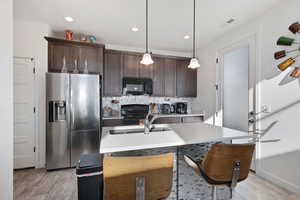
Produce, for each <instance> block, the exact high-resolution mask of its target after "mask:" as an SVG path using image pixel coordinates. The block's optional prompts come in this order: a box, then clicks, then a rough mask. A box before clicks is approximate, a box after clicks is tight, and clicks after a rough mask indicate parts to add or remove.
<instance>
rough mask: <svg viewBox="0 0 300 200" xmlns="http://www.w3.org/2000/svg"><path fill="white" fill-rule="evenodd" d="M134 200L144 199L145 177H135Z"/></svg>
mask: <svg viewBox="0 0 300 200" xmlns="http://www.w3.org/2000/svg"><path fill="white" fill-rule="evenodd" d="M135 188H136V195H135V196H136V200H145V178H144V177H137V178H136V179H135Z"/></svg>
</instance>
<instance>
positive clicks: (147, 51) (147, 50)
mask: <svg viewBox="0 0 300 200" xmlns="http://www.w3.org/2000/svg"><path fill="white" fill-rule="evenodd" d="M146 53H149V49H148V0H146Z"/></svg>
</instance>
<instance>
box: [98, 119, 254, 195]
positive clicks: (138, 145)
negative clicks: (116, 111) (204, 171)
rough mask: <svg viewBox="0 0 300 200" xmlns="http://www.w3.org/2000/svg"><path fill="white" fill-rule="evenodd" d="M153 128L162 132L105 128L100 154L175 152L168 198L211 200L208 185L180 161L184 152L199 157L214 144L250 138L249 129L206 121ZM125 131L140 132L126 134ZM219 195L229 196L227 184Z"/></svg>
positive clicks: (195, 157) (123, 154)
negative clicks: (218, 125)
mask: <svg viewBox="0 0 300 200" xmlns="http://www.w3.org/2000/svg"><path fill="white" fill-rule="evenodd" d="M155 128H157V129H158V130H159V129H161V130H162V131H155V132H151V133H150V134H144V133H143V132H142V130H143V126H122V127H104V128H103V129H102V138H101V144H100V153H102V154H105V155H110V156H146V155H154V154H162V153H167V152H174V153H175V154H176V160H175V161H174V162H175V165H174V176H173V188H172V193H171V195H170V197H169V198H168V199H184V200H188V199H189V200H191V199H203V200H209V199H211V188H210V187H209V186H208V185H207V184H206V183H205V181H204V180H203V179H202V178H201V177H199V176H197V175H196V174H195V173H194V171H193V170H191V169H190V168H188V166H187V165H186V164H185V162H184V160H183V155H184V154H188V155H190V156H192V157H193V158H194V159H196V160H201V159H203V156H204V155H205V154H206V152H207V150H208V148H209V147H210V145H211V144H213V143H218V142H224V143H227V142H231V141H232V140H237V139H247V138H250V137H251V136H250V135H249V133H248V132H242V131H237V130H233V129H229V128H223V127H216V126H212V125H209V124H205V123H185V124H169V125H165V124H164V125H155ZM128 130H141V132H137V133H136V132H135V133H129V132H128ZM111 133H113V134H111ZM218 194H219V197H222V198H219V199H229V196H230V193H229V189H228V188H227V187H219V188H218Z"/></svg>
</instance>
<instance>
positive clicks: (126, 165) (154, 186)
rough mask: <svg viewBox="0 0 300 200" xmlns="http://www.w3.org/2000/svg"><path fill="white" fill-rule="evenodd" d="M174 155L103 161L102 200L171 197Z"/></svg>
mask: <svg viewBox="0 0 300 200" xmlns="http://www.w3.org/2000/svg"><path fill="white" fill-rule="evenodd" d="M173 160H174V154H173V153H168V154H162V155H155V156H143V157H105V158H104V161H103V176H104V199H105V200H161V199H166V198H167V197H168V196H169V194H170V193H171V189H172V181H173Z"/></svg>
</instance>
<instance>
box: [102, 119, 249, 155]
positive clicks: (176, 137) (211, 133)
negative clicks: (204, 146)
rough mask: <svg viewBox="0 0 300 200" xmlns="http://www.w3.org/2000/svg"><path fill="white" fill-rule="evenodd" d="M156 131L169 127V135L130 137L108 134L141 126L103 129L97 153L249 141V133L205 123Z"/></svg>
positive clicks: (170, 126)
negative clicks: (239, 140)
mask: <svg viewBox="0 0 300 200" xmlns="http://www.w3.org/2000/svg"><path fill="white" fill-rule="evenodd" d="M155 127H169V128H171V130H169V131H161V132H150V134H144V133H130V134H119V135H112V134H110V131H111V130H123V129H135V128H143V126H122V127H104V128H103V129H102V137H101V143H100V153H114V152H122V151H131V150H142V149H151V148H161V147H171V146H182V145H189V144H200V143H207V142H218V141H230V140H234V139H246V138H250V137H251V136H250V135H249V133H248V132H243V131H238V130H233V129H229V128H224V127H217V126H212V125H209V124H205V123H185V124H172V125H171V124H169V125H166V124H163V125H155Z"/></svg>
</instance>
